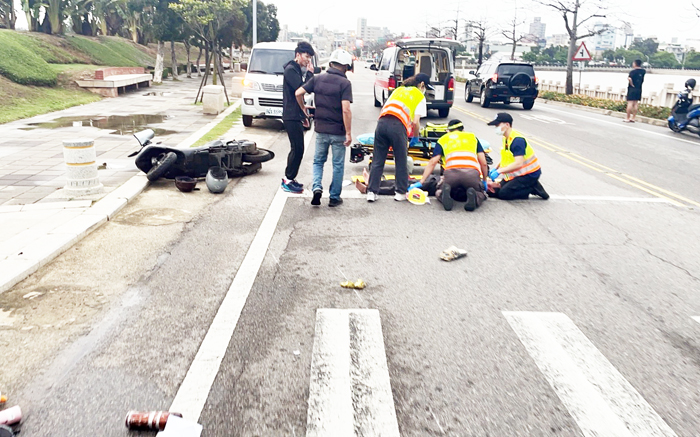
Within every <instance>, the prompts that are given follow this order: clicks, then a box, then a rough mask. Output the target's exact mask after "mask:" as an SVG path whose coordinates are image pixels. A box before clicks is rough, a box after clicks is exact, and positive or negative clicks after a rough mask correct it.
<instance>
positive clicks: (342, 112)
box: [296, 49, 353, 207]
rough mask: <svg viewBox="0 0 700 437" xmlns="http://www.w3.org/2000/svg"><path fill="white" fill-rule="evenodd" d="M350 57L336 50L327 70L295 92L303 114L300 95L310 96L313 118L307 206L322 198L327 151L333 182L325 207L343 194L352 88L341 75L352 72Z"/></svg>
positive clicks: (339, 199) (344, 52) (350, 136)
mask: <svg viewBox="0 0 700 437" xmlns="http://www.w3.org/2000/svg"><path fill="white" fill-rule="evenodd" d="M352 69H353V59H352V55H351V54H350V53H348V52H346V51H345V50H342V49H338V50H335V51H334V52H333V53H331V57H330V61H329V68H328V70H327V71H326V72H325V73H323V74H321V75H319V76H314V77H312V78H311V79H310V80H309V81H308V82H306V83H305V84H304V85H303V86H302V87H301V88H299V89H298V90H297V91H296V98H297V103H298V104H299V107H300V108H302V110H303V111H305V113H306V111H307V109H306V107H305V104H304V94H306V93H314V95H315V101H316V114H315V115H314V118H315V122H314V130H315V131H316V151H315V153H314V166H313V185H312V187H311V189H312V190H313V193H314V195H313V198H312V199H311V205H313V206H319V205H320V204H321V195H322V194H323V185H322V182H323V166H324V165H325V163H326V160H327V159H328V149H329V148H330V149H331V151H332V154H333V179H332V182H331V186H330V201H329V202H328V206H330V207H335V206H338V205H340V204H341V203H343V199H341V198H340V193H341V191H342V190H343V174H344V172H345V148H346V147H348V146H349V145H350V144H352V133H351V125H352V112H351V111H350V104H351V103H352V84H351V83H350V81H349V80H348V78H347V77H346V76H345V73H346V72H348V71H352Z"/></svg>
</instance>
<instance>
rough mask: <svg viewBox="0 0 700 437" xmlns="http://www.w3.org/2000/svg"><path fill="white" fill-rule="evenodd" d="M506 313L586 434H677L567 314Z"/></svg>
mask: <svg viewBox="0 0 700 437" xmlns="http://www.w3.org/2000/svg"><path fill="white" fill-rule="evenodd" d="M503 315H504V316H505V318H506V320H507V321H508V323H509V324H510V326H511V327H512V328H513V330H514V331H515V333H516V334H517V335H518V337H519V338H520V341H521V342H522V343H523V345H524V346H525V349H527V351H528V353H529V354H530V356H532V358H533V359H534V360H535V363H536V364H537V367H538V368H539V369H540V371H541V372H542V373H543V374H544V376H545V378H546V379H547V381H548V382H549V383H550V385H551V386H552V388H553V389H554V391H555V392H556V393H557V395H558V396H559V398H560V399H561V401H562V403H563V404H564V405H565V406H566V408H567V409H568V410H569V413H570V414H571V416H572V417H573V418H574V420H576V422H577V423H578V425H579V427H580V428H581V431H582V432H583V434H584V435H585V436H590V437H593V436H603V435H604V436H640V437H641V436H644V437H657V436H675V435H676V434H675V432H674V431H673V430H672V429H671V428H670V427H669V426H668V424H666V422H664V421H663V419H661V417H659V415H658V414H657V413H656V411H654V409H653V408H652V407H651V406H650V405H649V404H648V403H647V402H646V400H645V399H644V398H643V397H642V396H641V395H640V394H639V393H638V392H637V390H635V388H634V387H632V385H631V384H630V383H629V382H628V381H627V380H626V379H625V378H624V377H623V376H622V375H621V374H620V372H618V371H617V369H615V367H614V366H613V365H612V364H611V363H610V362H609V361H608V360H607V359H606V358H605V356H603V354H602V353H600V351H598V349H597V348H596V347H595V346H594V345H593V343H591V341H590V340H588V338H587V337H586V336H585V335H584V334H583V332H581V331H580V330H579V329H578V328H577V327H576V325H575V324H574V323H573V322H572V321H571V319H569V318H568V317H567V316H566V315H565V314H562V313H536V312H510V311H504V312H503Z"/></svg>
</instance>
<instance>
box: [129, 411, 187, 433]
mask: <svg viewBox="0 0 700 437" xmlns="http://www.w3.org/2000/svg"><path fill="white" fill-rule="evenodd" d="M171 414H172V415H173V416H177V417H182V414H180V413H171V412H169V411H129V412H128V413H127V414H126V427H127V428H129V429H134V430H142V431H163V430H164V429H165V424H166V423H167V422H168V417H170V415H171Z"/></svg>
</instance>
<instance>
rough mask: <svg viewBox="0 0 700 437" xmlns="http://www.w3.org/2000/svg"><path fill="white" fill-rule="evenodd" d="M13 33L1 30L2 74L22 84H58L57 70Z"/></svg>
mask: <svg viewBox="0 0 700 437" xmlns="http://www.w3.org/2000/svg"><path fill="white" fill-rule="evenodd" d="M11 32H12V33H11ZM13 33H14V31H2V32H0V74H2V75H3V76H5V77H7V78H8V79H10V80H11V81H13V82H16V83H19V84H22V85H40V86H54V85H56V79H57V75H56V72H55V71H54V70H53V69H52V68H50V66H49V64H48V63H47V62H46V61H45V60H44V59H42V58H41V57H40V56H39V55H37V54H36V53H35V52H34V51H32V49H31V48H27V47H25V46H24V45H23V44H22V42H21V41H20V40H18V39H17V38H16V37H15V36H16V35H13Z"/></svg>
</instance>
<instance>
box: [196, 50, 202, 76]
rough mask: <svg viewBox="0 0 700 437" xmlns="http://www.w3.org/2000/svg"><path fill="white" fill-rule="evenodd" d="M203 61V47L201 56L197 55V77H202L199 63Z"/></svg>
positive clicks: (200, 52) (200, 51)
mask: <svg viewBox="0 0 700 437" xmlns="http://www.w3.org/2000/svg"><path fill="white" fill-rule="evenodd" d="M201 59H202V47H200V48H199V54H198V55H197V77H199V76H201V75H202V70H200V68H199V61H200V60H201Z"/></svg>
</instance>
